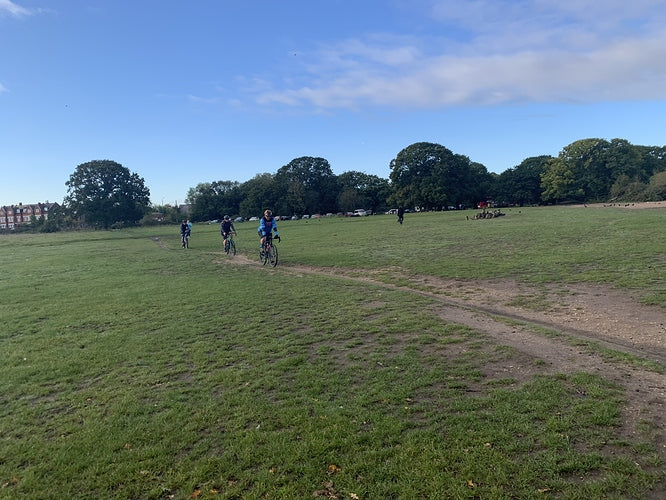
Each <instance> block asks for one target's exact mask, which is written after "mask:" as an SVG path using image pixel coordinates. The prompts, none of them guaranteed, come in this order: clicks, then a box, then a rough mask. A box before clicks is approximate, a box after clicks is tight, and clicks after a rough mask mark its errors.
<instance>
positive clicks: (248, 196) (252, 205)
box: [239, 173, 283, 218]
mask: <svg viewBox="0 0 666 500" xmlns="http://www.w3.org/2000/svg"><path fill="white" fill-rule="evenodd" d="M240 190H241V194H242V201H241V202H240V205H239V212H240V214H241V215H242V216H243V217H247V218H249V217H252V216H255V217H260V216H261V214H263V212H264V210H266V209H267V208H269V209H271V210H272V211H273V212H274V213H275V215H283V213H282V211H281V210H280V208H281V207H279V206H277V202H278V200H279V199H281V198H282V197H281V196H280V197H279V196H278V194H277V193H278V190H277V186H276V182H275V176H274V175H273V174H269V173H263V174H257V175H255V176H254V177H253V178H252V179H250V180H249V181H246V182H244V183H243V184H242V185H241V188H240Z"/></svg>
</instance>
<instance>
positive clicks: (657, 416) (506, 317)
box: [219, 255, 666, 457]
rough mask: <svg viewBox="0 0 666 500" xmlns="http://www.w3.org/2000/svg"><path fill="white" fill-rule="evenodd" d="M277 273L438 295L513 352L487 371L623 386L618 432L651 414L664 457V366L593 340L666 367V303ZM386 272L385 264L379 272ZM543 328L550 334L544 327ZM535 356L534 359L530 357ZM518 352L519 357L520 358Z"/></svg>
mask: <svg viewBox="0 0 666 500" xmlns="http://www.w3.org/2000/svg"><path fill="white" fill-rule="evenodd" d="M219 262H220V263H221V264H222V265H247V266H259V265H260V264H259V263H258V262H257V261H255V260H252V259H248V258H247V257H245V256H243V255H237V256H235V257H233V258H227V259H220V261H219ZM273 272H278V273H290V274H297V275H298V274H301V275H307V274H316V275H323V276H328V277H331V278H336V279H343V280H352V281H355V282H361V283H367V284H372V285H374V286H380V287H385V288H390V289H399V290H402V291H405V292H408V293H416V294H420V295H423V296H428V297H431V298H433V299H435V300H436V304H437V305H436V307H435V311H436V313H437V314H438V315H439V316H440V317H441V318H442V319H443V320H445V321H447V322H451V323H456V324H462V325H466V326H468V327H470V328H472V329H474V330H476V331H479V332H480V333H483V334H485V335H487V336H489V337H490V338H492V339H494V341H495V342H496V343H497V344H500V345H506V346H510V347H512V348H513V349H515V351H516V352H517V353H518V354H517V356H516V358H515V359H517V360H519V361H517V362H515V363H514V364H513V365H494V366H489V367H487V369H488V370H489V374H490V375H493V374H497V375H499V376H501V377H511V378H514V379H516V380H519V381H520V380H525V379H526V378H528V377H530V376H531V375H533V374H535V373H537V372H538V373H553V374H554V373H572V372H577V371H585V372H589V373H594V374H597V375H599V376H601V377H603V378H604V379H606V380H611V381H613V382H615V383H617V384H618V385H619V386H621V387H623V388H624V390H625V395H626V405H625V408H624V415H623V417H624V418H623V425H622V427H621V428H620V429H618V433H620V434H624V435H627V436H628V437H635V436H634V435H635V434H636V433H637V428H638V426H639V424H641V423H643V422H652V429H653V432H654V434H655V440H656V442H657V444H658V446H659V448H660V451H661V453H662V454H663V455H664V456H665V457H666V428H665V427H666V373H664V370H661V372H658V371H654V370H650V369H643V368H640V367H637V366H630V365H629V364H627V363H623V362H619V361H608V360H606V359H604V358H603V356H602V354H600V352H599V351H600V350H601V349H589V348H587V347H586V344H589V343H590V342H592V343H594V345H597V346H599V347H601V348H608V349H611V350H614V351H620V352H624V353H627V354H632V355H635V356H638V357H640V358H643V359H647V360H649V361H652V362H653V363H655V364H658V365H661V366H662V367H666V311H664V309H662V308H659V307H656V306H654V307H653V306H646V305H643V304H641V303H640V302H639V300H638V297H637V296H635V295H633V294H632V293H627V292H624V291H619V290H614V289H611V288H607V287H602V286H597V285H589V284H580V283H577V284H572V285H549V286H539V287H537V286H532V285H527V284H523V283H518V282H515V281H511V280H484V281H478V280H476V281H463V280H449V279H441V278H434V277H432V276H404V275H401V276H400V278H401V283H403V282H405V279H407V282H408V284H407V285H402V286H397V285H393V284H388V283H386V282H383V281H381V280H380V278H379V276H380V275H379V273H376V272H367V273H365V274H364V275H362V276H360V275H359V272H358V271H353V272H352V271H350V270H345V269H339V268H335V269H333V268H316V267H310V266H292V265H283V264H282V263H281V264H280V265H278V267H277V268H276V269H275V270H273ZM383 274H384V275H385V272H384V273H383ZM544 330H547V331H548V332H550V333H554V334H556V335H546V334H545V333H544ZM537 359H538V360H540V361H541V362H540V363H535V362H534V361H535V360H537ZM520 360H522V361H524V362H521V361H520Z"/></svg>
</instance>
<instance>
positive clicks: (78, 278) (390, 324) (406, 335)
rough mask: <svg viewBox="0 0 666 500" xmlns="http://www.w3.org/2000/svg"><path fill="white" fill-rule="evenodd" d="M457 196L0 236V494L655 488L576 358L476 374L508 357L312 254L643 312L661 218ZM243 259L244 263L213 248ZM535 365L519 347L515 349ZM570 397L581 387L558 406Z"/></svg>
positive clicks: (615, 397) (647, 466) (357, 494)
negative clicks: (605, 300) (524, 286)
mask: <svg viewBox="0 0 666 500" xmlns="http://www.w3.org/2000/svg"><path fill="white" fill-rule="evenodd" d="M506 213H507V216H506V217H501V218H498V219H493V220H482V221H472V220H467V219H466V216H471V215H473V212H472V211H467V212H448V213H427V214H407V216H406V218H405V224H404V225H402V226H400V225H398V224H396V222H395V217H393V216H373V217H367V218H358V219H357V218H354V219H343V218H332V219H322V220H310V221H287V222H284V223H279V228H280V235H281V236H282V241H281V242H280V243H279V245H278V246H279V251H280V264H279V265H278V267H277V268H275V269H271V268H269V267H267V266H266V267H264V266H261V265H260V264H259V260H258V257H257V253H258V247H259V243H258V237H257V235H256V224H255V223H249V222H248V223H243V224H237V230H238V236H237V237H236V242H237V245H238V248H239V252H240V254H239V255H238V256H236V257H231V256H227V255H224V253H223V252H222V248H221V239H220V236H219V228H218V226H217V225H202V224H197V225H195V226H194V228H193V232H192V238H191V241H190V248H189V249H187V250H185V249H182V248H180V242H179V234H178V227H177V226H170V227H153V228H142V229H131V230H123V231H114V232H72V233H63V234H49V235H46V234H35V235H32V234H16V235H5V236H0V251H1V252H2V255H3V256H4V259H3V267H2V271H1V272H0V293H1V296H2V302H1V303H0V313H1V317H2V326H1V327H0V351H1V354H2V359H3V362H2V364H1V365H0V402H1V404H0V498H156V499H157V498H284V499H292V498H313V497H315V498H316V497H321V498H366V499H375V498H376V499H386V498H396V499H397V498H401V499H402V498H437V499H441V498H498V499H499V498H651V497H654V498H656V495H657V494H658V493H660V492H661V493H663V492H665V491H666V473H665V472H664V470H665V467H664V462H663V454H660V452H659V450H658V449H657V443H655V442H653V441H652V435H651V434H650V432H648V431H646V432H645V433H644V434H640V433H639V434H637V435H636V436H635V438H634V439H627V438H619V437H618V434H617V432H616V431H617V429H618V427H619V426H620V424H621V421H620V410H621V407H622V401H623V393H622V390H621V388H619V387H617V386H615V385H613V384H611V383H609V382H608V381H606V380H604V379H602V378H600V377H599V376H597V375H595V374H592V373H562V374H559V375H556V376H546V375H538V376H534V377H533V378H532V379H530V380H529V381H527V382H526V383H521V384H517V383H515V382H516V381H515V380H512V379H496V378H492V377H488V376H487V375H485V374H484V370H483V368H484V366H485V365H486V364H487V363H490V362H492V363H501V362H506V363H507V364H510V363H512V362H513V361H512V357H513V356H514V353H513V352H512V351H511V350H510V349H506V348H504V347H503V346H501V345H496V344H494V343H493V341H492V340H490V339H488V338H484V337H483V336H482V335H480V334H479V333H478V332H475V331H472V330H470V329H469V328H467V327H463V326H460V325H455V324H449V323H446V322H444V321H442V320H441V319H440V318H439V317H438V316H437V315H436V314H435V313H434V312H433V308H432V303H433V301H432V299H430V298H428V297H424V296H421V295H418V294H413V293H409V292H406V291H401V290H397V289H390V288H387V287H380V286H377V285H376V284H375V285H372V284H364V283H362V282H359V281H353V280H348V279H344V278H342V277H336V276H335V274H333V275H323V274H322V275H317V274H309V273H298V272H289V267H290V266H296V265H300V266H304V265H305V266H313V267H326V268H332V269H334V270H335V269H344V270H353V271H354V272H356V273H358V274H359V275H362V274H363V273H368V272H373V273H377V274H379V275H380V276H382V280H384V281H385V282H387V283H391V282H395V283H398V282H399V281H400V280H401V279H402V277H404V276H405V275H417V274H418V275H430V276H441V277H458V278H465V279H475V278H478V279H482V278H484V279H485V278H497V277H508V278H515V279H518V280H521V281H527V282H532V283H551V282H562V283H566V282H574V281H589V282H594V283H604V284H608V285H609V286H614V287H619V288H622V289H625V288H630V289H632V290H634V291H637V292H639V293H640V295H641V297H642V300H644V301H645V302H646V303H650V304H657V305H659V306H661V307H666V289H665V288H664V283H666V272H665V269H666V266H665V263H666V231H664V228H665V227H666V211H664V210H622V209H619V208H617V209H614V208H613V209H611V208H604V209H600V208H599V209H591V208H588V209H583V208H527V209H512V210H506ZM243 257H249V258H250V259H252V261H253V262H251V263H247V262H244V263H243V264H242V265H236V264H233V263H232V262H231V261H233V259H238V260H239V261H240V260H242V259H243ZM538 362H539V360H534V363H535V364H538ZM580 394H585V397H584V398H582V397H581V396H580Z"/></svg>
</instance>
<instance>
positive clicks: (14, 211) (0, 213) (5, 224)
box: [0, 203, 55, 230]
mask: <svg viewBox="0 0 666 500" xmlns="http://www.w3.org/2000/svg"><path fill="white" fill-rule="evenodd" d="M54 205H55V203H35V204H29V205H24V204H23V203H19V204H18V205H9V206H0V230H2V229H14V228H15V227H17V226H20V225H21V224H30V217H31V216H33V215H34V216H35V217H36V218H37V219H39V218H41V217H43V218H44V220H47V219H48V218H49V210H50V209H51V208H52V207H53V206H54Z"/></svg>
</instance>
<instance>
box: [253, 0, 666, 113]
mask: <svg viewBox="0 0 666 500" xmlns="http://www.w3.org/2000/svg"><path fill="white" fill-rule="evenodd" d="M430 5H431V10H430V13H431V15H432V18H433V19H434V20H435V21H436V22H437V23H440V24H439V26H440V28H441V29H440V30H438V31H435V30H433V35H432V36H431V37H430V38H427V39H426V38H421V39H416V38H414V37H411V36H410V37H405V36H382V37H379V36H376V35H373V36H363V37H359V38H356V39H353V40H352V39H350V40H345V41H342V42H340V43H338V44H337V45H331V46H328V47H326V48H325V49H322V50H321V51H320V53H319V55H318V57H317V58H316V59H315V60H312V61H310V62H309V64H308V65H307V66H306V67H305V69H304V71H303V72H302V73H301V76H300V78H299V80H298V83H297V82H296V81H294V80H293V78H292V79H290V80H288V81H284V82H282V84H281V85H278V84H276V83H275V82H273V84H272V86H271V88H269V89H265V90H264V91H262V92H260V93H259V95H258V102H260V103H264V104H268V103H280V104H283V105H287V106H297V105H301V106H302V105H308V106H315V107H319V108H350V109H354V108H358V107H360V106H363V105H376V106H389V107H392V106H395V107H423V108H428V107H439V106H451V105H495V104H502V103H507V102H534V101H538V102H552V101H577V102H593V101H600V100H604V101H606V100H611V101H612V100H635V99H645V100H649V99H665V98H666V28H665V27H664V26H666V23H665V22H664V21H666V9H664V7H665V6H666V0H632V2H628V3H627V2H626V0H606V1H605V2H603V3H601V2H598V1H596V0H558V1H553V0H467V1H453V2H452V1H444V0H438V1H433V2H431V3H430ZM450 33H455V36H454V35H451V34H450ZM292 73H294V74H297V73H298V72H297V71H292Z"/></svg>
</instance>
